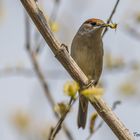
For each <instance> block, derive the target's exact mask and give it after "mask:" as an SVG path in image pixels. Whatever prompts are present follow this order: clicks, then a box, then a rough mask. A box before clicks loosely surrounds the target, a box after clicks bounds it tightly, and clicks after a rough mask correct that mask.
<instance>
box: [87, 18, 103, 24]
mask: <svg viewBox="0 0 140 140" xmlns="http://www.w3.org/2000/svg"><path fill="white" fill-rule="evenodd" d="M84 23H91V24H96V25H102V24H104V21H103V20H100V19H96V18H91V19H88V20H86V21H85V22H84Z"/></svg>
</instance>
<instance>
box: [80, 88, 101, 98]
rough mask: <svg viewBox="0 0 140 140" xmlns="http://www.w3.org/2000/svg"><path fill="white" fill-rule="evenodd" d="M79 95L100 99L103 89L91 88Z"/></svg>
mask: <svg viewBox="0 0 140 140" xmlns="http://www.w3.org/2000/svg"><path fill="white" fill-rule="evenodd" d="M81 94H83V95H84V96H86V97H87V98H92V97H96V98H100V97H101V96H102V95H103V89H102V88H95V87H91V88H88V89H85V90H83V91H81Z"/></svg>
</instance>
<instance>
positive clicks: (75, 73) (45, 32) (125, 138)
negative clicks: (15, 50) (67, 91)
mask: <svg viewBox="0 0 140 140" xmlns="http://www.w3.org/2000/svg"><path fill="white" fill-rule="evenodd" d="M20 1H21V2H22V4H23V6H24V7H25V9H26V10H27V12H28V14H29V15H30V17H31V18H32V20H33V21H34V23H35V25H36V26H37V28H38V30H39V31H40V33H41V34H42V36H43V37H44V39H45V41H46V42H47V43H48V45H49V47H50V48H51V50H52V51H53V53H54V54H55V56H56V58H57V59H58V60H59V61H60V63H61V64H62V65H63V66H64V67H65V68H66V70H67V71H68V72H69V74H70V75H71V76H72V77H73V79H74V80H76V81H77V82H79V83H80V84H82V85H87V84H88V78H87V77H86V75H85V74H84V73H83V72H82V70H81V69H80V68H79V67H78V65H77V64H76V62H75V61H74V60H73V59H72V57H71V56H70V54H69V53H68V52H67V50H66V48H65V47H63V45H60V43H59V42H58V41H57V40H56V39H55V37H54V36H53V34H52V32H51V30H50V28H49V26H48V23H47V21H46V18H45V16H44V14H43V12H42V11H41V10H40V9H39V8H38V6H37V5H36V3H35V2H34V0H20ZM93 98H94V100H92V101H91V100H90V102H91V103H92V105H93V106H94V107H95V109H96V111H97V112H98V114H99V115H100V116H101V117H102V118H103V120H104V121H105V122H106V123H107V124H108V126H109V127H110V128H111V129H112V131H113V132H114V134H115V135H116V136H117V137H118V139H120V140H133V137H132V135H131V133H130V132H129V130H128V129H127V128H126V127H125V126H124V124H123V123H122V122H121V121H120V120H119V119H118V117H117V116H116V115H115V113H114V112H113V111H112V110H111V108H110V107H108V105H107V104H106V103H105V102H104V101H103V100H102V99H97V98H95V97H93Z"/></svg>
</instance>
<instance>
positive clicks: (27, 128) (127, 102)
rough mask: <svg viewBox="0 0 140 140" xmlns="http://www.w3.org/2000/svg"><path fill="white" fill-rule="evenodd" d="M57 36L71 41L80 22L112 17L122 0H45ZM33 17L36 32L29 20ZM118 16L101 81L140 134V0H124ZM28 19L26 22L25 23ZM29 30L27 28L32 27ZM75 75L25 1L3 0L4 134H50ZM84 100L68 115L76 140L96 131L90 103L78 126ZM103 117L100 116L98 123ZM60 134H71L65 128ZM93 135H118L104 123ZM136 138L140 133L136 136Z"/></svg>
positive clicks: (42, 139)
mask: <svg viewBox="0 0 140 140" xmlns="http://www.w3.org/2000/svg"><path fill="white" fill-rule="evenodd" d="M38 3H39V6H40V7H41V8H42V9H43V11H44V13H45V14H46V18H48V20H49V22H50V27H51V29H52V31H53V32H54V34H55V36H56V38H57V39H58V40H59V41H60V42H63V43H65V44H67V45H68V46H70V45H71V42H72V39H73V37H74V35H75V34H76V32H77V30H78V28H79V26H80V25H81V24H82V23H83V22H84V21H85V20H87V19H88V18H93V17H95V18H99V19H102V20H104V21H107V19H108V17H109V15H110V13H111V11H112V9H113V7H114V5H115V3H116V0H107V1H102V0H70V1H68V0H67V1H66V0H39V1H38ZM28 20H29V22H30V23H29V24H30V25H29V26H30V32H29V33H30V36H28V35H27V34H26V33H28V29H27V24H28ZM112 22H115V23H117V24H118V27H117V29H116V31H114V30H111V29H110V30H108V32H107V33H106V34H105V36H104V38H103V42H104V70H103V73H102V76H101V78H100V87H102V88H104V90H105V92H104V96H103V98H104V99H105V101H106V102H107V103H108V104H109V105H110V106H112V105H113V104H114V103H115V102H116V101H118V102H119V105H118V106H117V107H116V108H115V110H114V111H115V113H116V114H117V115H118V117H119V118H120V120H122V122H123V123H124V124H125V125H126V127H127V128H129V130H130V131H131V132H132V133H135V132H136V133H138V134H140V123H139V122H140V121H139V118H140V109H139V106H140V86H139V84H140V53H139V52H140V1H139V0H120V2H119V4H118V7H117V10H116V12H115V14H114V16H113V18H112ZM25 24H26V25H25ZM26 31H27V32H26ZM28 39H30V45H31V48H32V50H34V51H35V52H36V53H37V56H36V58H37V66H38V67H39V68H40V70H41V72H42V73H43V75H44V77H45V80H46V81H45V82H46V84H47V86H48V88H49V89H48V90H49V93H50V94H51V96H52V98H53V102H51V103H50V100H49V99H48V97H47V96H46V92H47V91H46V90H45V89H44V86H43V84H42V83H41V80H40V77H39V75H38V73H37V72H36V70H35V66H34V63H33V61H34V59H33V58H32V56H31V53H30V51H29V50H28V49H27V46H26V45H27V40H28ZM69 80H72V79H71V77H70V76H69V74H68V73H67V72H66V70H65V69H64V68H63V67H62V66H61V64H60V63H59V62H58V61H57V60H56V59H55V57H54V55H53V54H52V52H51V50H50V49H49V47H48V46H47V45H46V43H45V41H44V40H43V38H42V37H41V36H40V34H39V32H38V31H37V29H36V27H35V26H34V24H33V22H32V21H31V20H30V19H28V17H27V15H26V12H25V10H24V8H23V6H22V4H21V2H20V0H18V1H11V0H0V124H1V125H0V136H1V140H19V139H20V140H47V139H48V137H49V133H50V130H51V128H52V127H54V126H55V125H56V123H57V122H58V118H57V117H56V115H55V114H54V108H55V105H56V104H57V103H60V102H62V103H67V102H68V101H69V97H67V96H66V95H64V93H63V85H64V83H66V81H69ZM77 110H78V101H76V103H75V104H74V105H73V107H72V109H71V111H70V113H69V114H68V115H67V117H66V120H65V122H64V123H65V124H66V125H67V128H68V130H69V131H70V133H71V135H72V137H73V139H74V140H78V139H81V140H86V139H87V137H88V136H89V135H90V130H89V126H90V118H91V115H92V113H93V112H95V110H94V109H93V107H92V106H89V113H88V121H87V126H86V129H85V130H82V129H78V128H77V123H76V122H77ZM100 122H101V118H100V117H98V118H97V119H96V120H95V124H94V125H95V126H94V127H95V128H96V127H97V126H98V124H99V123H100ZM56 139H57V140H59V139H63V140H67V139H68V137H67V136H66V134H65V132H64V131H63V130H61V131H60V133H59V134H58V135H57V136H56ZM91 139H96V140H102V139H108V140H117V138H116V137H115V136H114V134H113V133H112V132H111V130H110V129H109V127H108V126H107V125H106V124H105V123H104V124H103V125H102V126H101V127H100V129H98V131H96V133H93V135H92V137H91ZM135 139H140V137H136V136H135Z"/></svg>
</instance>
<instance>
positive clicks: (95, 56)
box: [70, 18, 106, 129]
mask: <svg viewBox="0 0 140 140" xmlns="http://www.w3.org/2000/svg"><path fill="white" fill-rule="evenodd" d="M104 27H106V24H105V23H104V21H102V20H100V19H96V18H91V19H88V20H86V21H85V22H84V23H83V24H82V25H81V27H80V28H79V30H78V32H77V33H76V35H75V36H74V38H73V40H72V44H71V51H70V53H71V57H72V58H73V59H74V60H75V62H76V63H77V64H78V66H79V67H80V68H81V70H82V71H83V72H84V74H85V75H86V76H87V77H88V79H89V81H94V82H93V84H94V86H96V85H97V84H98V81H99V78H100V76H101V73H102V67H103V54H104V50H103V41H102V33H103V29H104ZM87 110H88V99H87V98H86V97H85V96H83V95H82V94H80V93H79V111H78V119H77V125H78V128H83V129H84V128H85V126H86V120H87Z"/></svg>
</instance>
